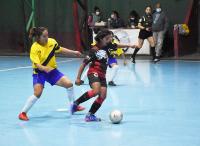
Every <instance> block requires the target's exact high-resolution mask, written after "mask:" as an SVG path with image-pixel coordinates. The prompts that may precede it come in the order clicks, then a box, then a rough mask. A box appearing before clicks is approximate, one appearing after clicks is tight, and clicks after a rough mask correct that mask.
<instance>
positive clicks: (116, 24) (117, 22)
mask: <svg viewBox="0 0 200 146" xmlns="http://www.w3.org/2000/svg"><path fill="white" fill-rule="evenodd" d="M108 25H110V26H108V27H110V28H121V27H124V22H123V20H122V19H121V18H120V16H119V13H118V12H117V11H112V14H111V18H108Z"/></svg>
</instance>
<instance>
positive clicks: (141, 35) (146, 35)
mask: <svg viewBox="0 0 200 146" xmlns="http://www.w3.org/2000/svg"><path fill="white" fill-rule="evenodd" d="M152 36H153V32H152V31H146V30H140V32H139V36H138V38H139V39H142V40H145V39H147V38H149V37H152Z"/></svg>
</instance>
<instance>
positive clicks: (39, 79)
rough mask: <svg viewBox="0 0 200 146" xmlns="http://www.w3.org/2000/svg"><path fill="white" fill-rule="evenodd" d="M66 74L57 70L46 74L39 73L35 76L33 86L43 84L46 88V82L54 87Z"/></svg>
mask: <svg viewBox="0 0 200 146" xmlns="http://www.w3.org/2000/svg"><path fill="white" fill-rule="evenodd" d="M63 76H64V74H63V73H61V72H60V71H59V70H57V69H53V70H52V71H50V72H49V73H46V72H38V74H33V86H34V85H35V84H42V85H43V86H44V84H45V81H47V82H48V83H50V84H51V85H52V86H53V85H55V84H56V83H57V81H58V80H60V78H61V77H63Z"/></svg>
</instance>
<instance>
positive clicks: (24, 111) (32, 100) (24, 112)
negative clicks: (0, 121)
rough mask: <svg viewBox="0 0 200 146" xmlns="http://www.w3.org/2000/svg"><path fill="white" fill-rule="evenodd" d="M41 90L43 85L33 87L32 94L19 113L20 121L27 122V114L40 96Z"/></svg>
mask: <svg viewBox="0 0 200 146" xmlns="http://www.w3.org/2000/svg"><path fill="white" fill-rule="evenodd" d="M43 88H44V85H43V84H39V83H37V84H35V85H34V94H33V95H31V96H30V97H28V99H27V101H26V103H25V105H24V107H23V108H22V110H21V113H20V114H19V119H20V120H24V121H27V120H29V118H28V116H27V113H28V111H29V110H30V109H31V107H32V106H33V105H34V104H35V103H36V101H37V100H38V99H39V98H40V96H41V95H42V91H43Z"/></svg>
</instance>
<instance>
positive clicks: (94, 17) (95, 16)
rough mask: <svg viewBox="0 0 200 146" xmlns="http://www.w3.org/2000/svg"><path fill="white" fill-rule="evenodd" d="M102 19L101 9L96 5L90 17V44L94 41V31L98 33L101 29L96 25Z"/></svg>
mask: <svg viewBox="0 0 200 146" xmlns="http://www.w3.org/2000/svg"><path fill="white" fill-rule="evenodd" d="M101 21H102V15H101V10H100V8H99V7H97V6H95V7H94V10H93V12H92V13H91V14H90V15H89V17H88V27H89V29H88V34H89V38H88V40H89V44H91V43H92V42H93V31H94V33H96V34H97V32H98V31H99V30H100V29H99V28H97V27H95V23H99V22H101Z"/></svg>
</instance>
